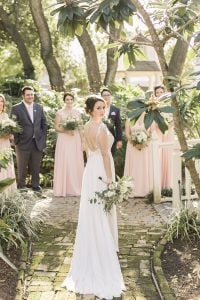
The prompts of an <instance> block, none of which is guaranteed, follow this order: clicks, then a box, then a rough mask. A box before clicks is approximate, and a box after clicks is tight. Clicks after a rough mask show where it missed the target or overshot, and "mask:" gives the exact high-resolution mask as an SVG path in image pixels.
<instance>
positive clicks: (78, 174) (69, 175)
mask: <svg viewBox="0 0 200 300" xmlns="http://www.w3.org/2000/svg"><path fill="white" fill-rule="evenodd" d="M57 114H59V115H60V118H61V120H65V119H66V118H67V117H76V118H80V113H79V111H78V110H77V109H75V108H73V109H72V111H71V112H70V114H67V112H66V111H65V110H64V109H61V110H59V111H58V112H57ZM83 170H84V160H83V150H82V143H81V137H80V133H79V130H74V135H69V134H67V133H60V132H58V137H57V142H56V149H55V163H54V185H53V193H54V196H57V197H66V196H80V193H81V185H82V177H83Z"/></svg>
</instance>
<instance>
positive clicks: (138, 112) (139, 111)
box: [128, 107, 146, 120]
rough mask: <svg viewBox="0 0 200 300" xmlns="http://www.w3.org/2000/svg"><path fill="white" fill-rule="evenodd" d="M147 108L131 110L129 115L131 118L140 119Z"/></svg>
mask: <svg viewBox="0 0 200 300" xmlns="http://www.w3.org/2000/svg"><path fill="white" fill-rule="evenodd" d="M145 110H146V107H145V108H139V109H135V110H132V111H129V112H128V117H129V119H130V120H133V119H138V118H139V117H140V116H141V114H142V113H143V112H144V111H145Z"/></svg>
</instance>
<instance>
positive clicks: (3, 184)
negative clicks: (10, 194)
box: [0, 178, 15, 192]
mask: <svg viewBox="0 0 200 300" xmlns="http://www.w3.org/2000/svg"><path fill="white" fill-rule="evenodd" d="M14 181H15V178H6V179H3V180H0V191H1V192H2V191H3V190H4V189H5V188H6V187H7V186H9V185H11V184H12V183H13V182H14Z"/></svg>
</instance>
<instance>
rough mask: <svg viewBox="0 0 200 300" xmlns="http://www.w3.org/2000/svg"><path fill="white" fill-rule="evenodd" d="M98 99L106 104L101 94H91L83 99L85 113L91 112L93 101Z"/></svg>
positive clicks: (95, 101)
mask: <svg viewBox="0 0 200 300" xmlns="http://www.w3.org/2000/svg"><path fill="white" fill-rule="evenodd" d="M98 101H101V102H103V103H105V104H106V102H105V100H104V99H103V98H102V97H101V96H97V95H92V96H89V97H87V99H86V101H85V111H86V113H88V114H91V113H92V112H93V109H94V106H95V103H97V102H98Z"/></svg>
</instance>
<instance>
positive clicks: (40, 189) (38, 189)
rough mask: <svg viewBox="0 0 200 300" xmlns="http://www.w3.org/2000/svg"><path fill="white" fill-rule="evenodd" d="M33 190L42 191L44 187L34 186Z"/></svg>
mask: <svg viewBox="0 0 200 300" xmlns="http://www.w3.org/2000/svg"><path fill="white" fill-rule="evenodd" d="M32 190H33V191H34V192H41V191H42V188H41V186H36V187H32Z"/></svg>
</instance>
